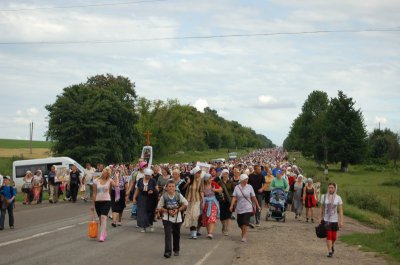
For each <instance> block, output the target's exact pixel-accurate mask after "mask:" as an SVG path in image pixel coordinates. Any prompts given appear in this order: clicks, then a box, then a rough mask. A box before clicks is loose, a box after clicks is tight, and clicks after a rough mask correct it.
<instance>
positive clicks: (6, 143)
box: [0, 139, 51, 149]
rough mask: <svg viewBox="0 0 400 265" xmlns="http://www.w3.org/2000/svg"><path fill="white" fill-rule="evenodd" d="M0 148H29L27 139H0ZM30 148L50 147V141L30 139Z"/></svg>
mask: <svg viewBox="0 0 400 265" xmlns="http://www.w3.org/2000/svg"><path fill="white" fill-rule="evenodd" d="M0 148H13V149H15V148H29V141H28V140H11V139H0ZM32 148H51V142H45V141H32Z"/></svg>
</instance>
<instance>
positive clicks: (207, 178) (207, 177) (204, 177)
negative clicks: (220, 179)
mask: <svg viewBox="0 0 400 265" xmlns="http://www.w3.org/2000/svg"><path fill="white" fill-rule="evenodd" d="M210 178H211V174H208V173H206V174H204V176H203V179H204V180H209V179H210Z"/></svg>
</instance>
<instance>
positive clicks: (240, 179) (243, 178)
mask: <svg viewBox="0 0 400 265" xmlns="http://www.w3.org/2000/svg"><path fill="white" fill-rule="evenodd" d="M248 178H249V176H247V175H246V174H242V175H240V178H239V181H240V182H242V181H243V180H246V179H248Z"/></svg>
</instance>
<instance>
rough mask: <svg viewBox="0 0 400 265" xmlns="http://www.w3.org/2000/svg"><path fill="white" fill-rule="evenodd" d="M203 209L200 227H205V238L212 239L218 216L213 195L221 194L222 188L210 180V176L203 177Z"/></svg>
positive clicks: (215, 198) (217, 208)
mask: <svg viewBox="0 0 400 265" xmlns="http://www.w3.org/2000/svg"><path fill="white" fill-rule="evenodd" d="M203 179H204V207H203V213H202V225H203V227H207V238H208V239H213V233H214V230H215V225H216V224H217V219H218V218H219V215H220V210H219V203H218V200H217V197H216V196H215V193H216V192H218V193H221V192H222V188H221V187H220V186H219V185H218V184H217V183H216V182H215V181H214V180H212V176H211V174H205V175H204V177H203Z"/></svg>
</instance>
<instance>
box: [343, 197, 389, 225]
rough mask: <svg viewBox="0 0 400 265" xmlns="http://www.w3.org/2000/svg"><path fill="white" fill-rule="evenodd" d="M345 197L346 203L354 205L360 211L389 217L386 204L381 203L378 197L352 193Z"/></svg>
mask: <svg viewBox="0 0 400 265" xmlns="http://www.w3.org/2000/svg"><path fill="white" fill-rule="evenodd" d="M346 195H347V196H346V201H347V202H348V203H350V204H352V205H355V206H357V207H358V208H360V209H362V210H368V211H371V212H375V213H377V214H379V215H381V216H382V217H385V218H387V217H390V215H391V213H390V210H389V207H388V206H387V204H385V203H383V202H382V201H381V199H380V198H379V197H377V196H375V195H374V194H372V193H368V192H363V193H360V192H355V191H352V192H349V193H348V194H346Z"/></svg>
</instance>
